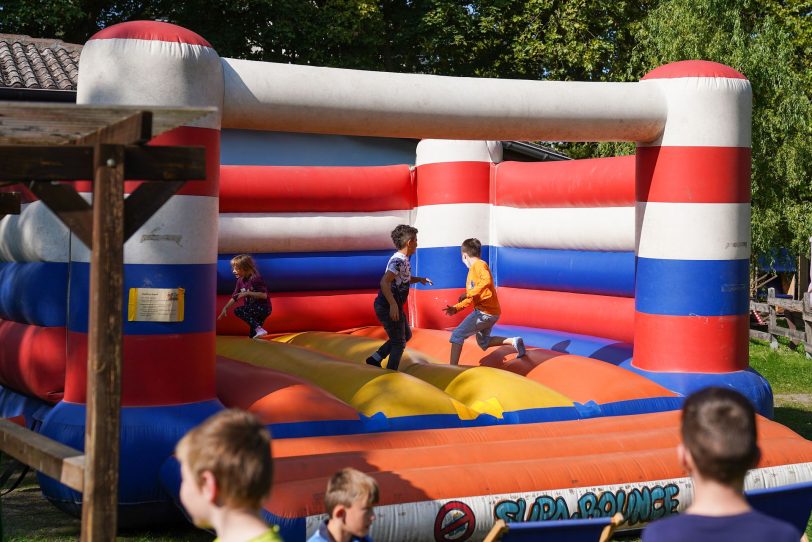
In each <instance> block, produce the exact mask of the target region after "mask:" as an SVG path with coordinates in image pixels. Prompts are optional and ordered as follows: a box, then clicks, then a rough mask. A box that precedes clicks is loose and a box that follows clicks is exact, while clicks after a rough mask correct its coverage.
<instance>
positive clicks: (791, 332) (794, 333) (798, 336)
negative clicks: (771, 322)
mask: <svg viewBox="0 0 812 542" xmlns="http://www.w3.org/2000/svg"><path fill="white" fill-rule="evenodd" d="M767 332H768V333H769V334H770V335H778V336H779V337H787V338H788V339H791V340H793V341H796V342H804V341H805V340H806V333H804V332H803V331H798V330H795V329H787V328H785V327H781V326H769V327H768V328H767Z"/></svg>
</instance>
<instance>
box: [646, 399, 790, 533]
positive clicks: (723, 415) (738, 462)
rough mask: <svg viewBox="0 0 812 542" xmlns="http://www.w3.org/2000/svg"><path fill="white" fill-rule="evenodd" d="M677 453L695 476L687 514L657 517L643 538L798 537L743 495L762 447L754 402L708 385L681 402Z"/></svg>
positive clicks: (691, 474) (689, 471) (682, 462)
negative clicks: (692, 496) (758, 438)
mask: <svg viewBox="0 0 812 542" xmlns="http://www.w3.org/2000/svg"><path fill="white" fill-rule="evenodd" d="M681 431H682V442H681V443H680V444H679V445H678V446H677V456H678V457H679V461H680V463H681V464H682V467H683V468H684V469H685V470H686V471H687V472H688V474H689V475H690V476H691V481H692V482H693V485H694V498H693V502H692V503H691V505H690V506H689V507H688V509H687V510H686V511H685V513H684V514H681V515H678V516H672V517H667V518H664V519H661V520H657V521H654V522H652V523H650V524H649V525H648V527H646V529H645V530H644V531H643V542H671V541H676V540H691V541H692V542H705V541H713V542H734V541H735V542H746V541H750V540H769V541H770V542H798V540H800V539H801V533H800V532H798V530H797V529H796V528H795V527H793V526H792V525H790V524H789V523H785V522H783V521H780V520H778V519H775V518H772V517H770V516H767V515H765V514H762V513H760V512H756V511H755V510H753V509H752V508H750V505H749V504H748V502H747V499H746V498H745V497H744V494H743V490H744V477H745V475H746V474H747V471H748V470H749V469H751V468H753V467H755V466H756V463H758V460H759V457H760V455H761V452H760V450H759V448H758V441H757V438H756V414H755V411H754V410H753V406H752V405H751V404H750V402H749V401H748V400H747V399H746V398H745V397H744V396H743V395H741V394H740V393H738V392H736V391H733V390H732V389H729V388H705V389H703V390H701V391H698V392H696V393H694V394H693V395H690V396H689V397H688V398H687V399H686V400H685V403H683V405H682V427H681Z"/></svg>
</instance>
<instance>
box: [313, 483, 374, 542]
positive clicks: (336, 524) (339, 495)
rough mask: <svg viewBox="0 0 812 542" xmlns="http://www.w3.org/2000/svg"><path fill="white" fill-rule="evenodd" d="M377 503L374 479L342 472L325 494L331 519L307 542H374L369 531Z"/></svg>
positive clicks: (326, 506)
mask: <svg viewBox="0 0 812 542" xmlns="http://www.w3.org/2000/svg"><path fill="white" fill-rule="evenodd" d="M377 502H378V484H377V482H375V479H374V478H372V477H371V476H369V475H367V474H364V473H363V472H361V471H358V470H355V469H351V468H346V469H341V470H340V471H338V472H337V473H335V474H334V475H333V477H332V478H331V479H330V481H329V482H328V483H327V493H325V495H324V510H325V512H327V514H328V515H329V516H330V517H329V518H328V519H327V520H326V521H324V522H323V523H322V524H321V525H319V530H318V531H316V532H315V533H314V534H313V536H311V537H310V538H309V539H308V541H307V542H372V538H371V537H370V536H369V529H370V527H371V526H372V522H373V521H375V512H374V511H373V509H372V507H373V506H374V505H375V504H376V503H377Z"/></svg>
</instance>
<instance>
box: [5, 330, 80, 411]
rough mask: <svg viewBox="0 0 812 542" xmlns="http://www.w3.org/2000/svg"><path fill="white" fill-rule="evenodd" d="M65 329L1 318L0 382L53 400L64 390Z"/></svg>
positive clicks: (20, 391)
mask: <svg viewBox="0 0 812 542" xmlns="http://www.w3.org/2000/svg"><path fill="white" fill-rule="evenodd" d="M65 364H66V363H65V328H64V327H40V326H33V325H28V324H18V323H17V322H9V321H7V320H0V384H2V385H3V386H6V387H8V388H9V389H12V390H14V391H16V392H19V393H23V394H26V395H33V396H35V397H39V398H40V399H43V400H45V401H49V402H52V403H56V402H57V401H59V400H61V399H62V395H63V391H64V389H65Z"/></svg>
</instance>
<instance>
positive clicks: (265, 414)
mask: <svg viewBox="0 0 812 542" xmlns="http://www.w3.org/2000/svg"><path fill="white" fill-rule="evenodd" d="M78 101H79V102H81V103H99V104H127V105H143V106H154V105H173V106H183V105H188V106H216V107H217V108H218V111H219V115H216V116H212V117H210V118H206V119H204V120H202V121H200V122H198V123H196V124H194V125H191V126H187V127H183V128H179V129H177V130H174V131H172V132H169V133H167V134H163V135H161V136H159V137H158V138H156V139H155V142H156V143H157V144H162V145H171V144H176V145H202V146H204V147H205V148H206V152H207V155H206V156H207V179H206V181H205V182H203V183H189V185H188V186H187V187H186V188H184V189H183V190H182V191H181V192H179V193H178V194H177V195H175V196H173V197H172V198H171V199H170V200H169V202H168V203H167V204H166V205H165V206H164V207H163V208H162V209H161V210H160V211H159V212H158V213H156V214H155V215H154V216H153V217H152V218H151V219H150V220H149V221H148V222H147V223H146V224H145V225H144V226H143V227H142V228H141V229H140V230H139V231H138V232H136V234H135V235H133V236H132V237H131V238H130V240H129V241H128V242H127V243H126V245H125V281H124V282H125V284H124V291H123V292H122V295H127V293H128V292H129V291H130V290H131V289H138V288H171V289H181V288H182V289H183V291H184V294H185V310H184V316H183V318H182V319H180V320H179V321H174V322H141V321H137V320H128V319H127V318H125V324H124V368H123V377H122V384H123V390H122V398H123V399H122V400H123V408H122V443H121V447H122V456H121V483H120V490H119V502H120V523H121V524H122V525H137V524H150V523H155V522H158V521H162V520H164V519H167V520H168V519H170V518H171V517H173V516H174V515H176V514H177V513H178V508H177V506H176V505H175V501H176V500H177V496H178V488H179V476H180V473H179V468H178V465H177V462H176V461H175V460H174V459H173V458H172V449H173V447H174V445H175V443H176V442H177V440H178V439H179V437H180V436H181V435H182V434H183V433H184V432H185V431H186V430H188V429H189V428H190V427H192V426H193V425H195V424H196V423H198V422H199V421H201V420H203V419H204V418H206V417H207V416H209V415H210V414H211V413H213V412H215V411H217V410H218V409H221V408H223V407H224V406H225V407H239V408H244V409H247V410H250V411H252V412H254V413H256V414H257V415H258V416H259V417H260V418H261V419H262V420H263V421H264V423H266V424H268V426H269V427H270V429H271V432H272V434H273V436H274V443H273V446H272V448H273V449H272V453H273V456H274V461H275V464H276V467H275V472H276V478H275V481H274V489H273V492H272V495H271V497H270V498H269V500H268V501H267V502H266V503H265V512H266V515H267V518H268V519H269V521H272V522H274V523H276V524H278V525H280V527H281V528H282V534H283V536H284V538H285V539H286V540H289V541H295V540H304V539H305V538H306V537H307V536H308V535H310V534H312V532H313V531H314V530H315V529H316V527H317V525H318V522H319V521H320V520H321V518H322V517H323V516H322V514H323V512H324V511H323V509H322V504H321V499H322V497H323V492H324V489H325V484H326V480H327V478H328V477H329V476H330V475H331V474H332V473H333V472H334V471H335V470H337V469H338V468H341V467H344V466H353V467H356V468H358V469H361V470H364V471H366V472H369V473H371V474H372V475H373V476H374V477H375V478H376V479H377V480H378V482H379V484H380V486H381V497H382V498H381V502H380V505H379V506H378V507H377V509H376V514H377V516H378V519H377V521H376V523H375V527H374V531H373V536H374V537H375V539H376V540H379V541H395V540H398V541H403V540H413V541H443V540H456V541H465V540H476V539H479V538H481V537H482V536H483V534H484V533H486V532H487V531H488V530H489V529H490V527H491V526H492V525H493V523H494V521H495V520H497V519H504V520H506V521H509V522H510V521H529V520H553V519H563V518H586V517H597V516H612V515H614V514H615V513H616V512H621V513H623V515H624V517H625V525H627V526H630V527H634V526H640V525H642V524H644V523H646V522H648V521H651V520H653V519H657V518H659V517H662V516H665V515H668V514H672V513H676V512H678V511H680V510H683V509H684V508H685V507H686V506H687V504H688V503H689V502H690V498H691V491H692V489H691V483H690V479H688V478H686V477H685V476H684V473H683V472H682V469H681V468H680V466H679V465H678V464H677V461H676V456H675V454H674V452H673V449H674V446H675V445H676V443H677V441H678V438H679V436H678V432H677V427H678V418H679V413H678V409H679V407H680V405H681V401H682V398H683V397H684V396H685V395H686V394H688V393H690V392H691V391H694V390H696V389H699V388H702V387H705V386H708V385H722V386H730V387H734V388H736V389H738V390H740V391H741V392H742V393H744V394H745V395H746V396H747V397H749V398H750V400H751V401H752V402H753V403H754V404H755V405H756V406H757V408H758V409H759V411H760V413H761V414H762V415H763V416H764V417H761V418H760V419H759V431H760V445H761V447H762V452H763V457H762V459H761V462H760V464H759V467H758V468H757V469H754V470H753V471H752V472H751V474H750V475H749V476H748V479H747V486H748V487H750V488H757V487H770V486H775V485H783V484H789V483H793V482H802V481H808V480H812V443H810V442H808V441H806V440H804V439H803V438H801V437H799V436H798V435H796V434H795V433H793V432H792V431H790V430H789V429H787V428H785V427H783V426H781V425H779V424H776V423H774V422H772V421H770V420H769V417H770V416H771V410H772V395H771V391H770V388H769V384H768V383H767V382H766V380H764V379H763V378H762V377H761V376H760V375H758V374H757V373H755V372H754V371H752V370H751V369H749V368H748V293H747V292H748V278H749V277H748V261H749V257H750V215H749V209H750V206H749V202H750V191H749V179H750V108H751V90H750V84H749V82H748V81H747V79H746V78H744V76H742V75H741V74H739V73H738V72H736V71H735V70H733V69H731V68H728V67H726V66H722V65H719V64H714V63H710V62H702V61H689V62H679V63H675V64H670V65H666V66H663V67H660V68H658V69H656V70H654V71H652V72H651V73H650V74H648V75H647V76H646V77H645V78H644V79H643V80H641V81H640V82H637V83H570V82H568V83H561V82H538V81H508V80H485V79H467V78H449V77H437V76H425V75H406V74H392V73H376V72H360V71H352V70H339V69H329V68H317V67H311V66H292V65H280V64H271V63H262V62H252V61H244V60H234V59H226V58H220V57H219V56H218V55H217V54H216V52H215V51H214V50H213V48H212V47H211V46H210V45H209V44H208V43H207V42H206V41H205V40H204V39H203V38H201V37H200V36H198V35H196V34H194V33H192V32H190V31H188V30H184V29H182V28H178V27H176V26H173V25H169V24H166V23H157V22H133V23H126V24H122V25H116V26H113V27H110V28H107V29H105V30H103V31H102V32H100V33H99V34H97V35H95V36H94V37H93V38H92V39H91V40H90V41H89V42H88V43H87V44H86V45H85V47H84V49H83V51H82V57H81V64H80V78H79V92H78ZM304 134H319V135H307V136H306V135H304ZM409 138H411V139H414V140H420V141H419V143H416V144H415V143H410V139H409ZM499 139H517V140H538V139H545V140H562V141H609V140H618V141H635V142H637V144H638V148H637V153H636V155H635V156H632V157H618V158H606V159H595V160H574V161H565V162H555V163H515V162H506V161H503V160H502V147H501V145H500V143H499V142H498V141H497V140H499ZM134 186H135V184H134V183H128V187H127V192H130V191H132V189H133V187H134ZM76 188H77V190H78V191H79V192H81V193H83V194H85V195H86V197H89V186H88V185H86V184H84V183H77V184H76ZM401 223H405V224H412V225H414V226H416V227H417V228H418V230H419V236H418V239H419V246H418V250H417V253H416V254H415V255H414V256H413V262H412V265H413V269H414V273H415V274H416V275H420V276H428V277H430V278H432V280H433V282H434V284H433V285H431V286H417V287H416V288H415V289H414V290H413V291H412V294H411V295H410V297H409V304H408V314H409V318H410V322H411V324H412V326H413V328H414V336H413V338H412V340H411V341H410V342H409V343H408V345H407V351H406V354H405V355H404V358H403V360H402V361H401V364H400V370H399V371H397V372H394V371H389V370H386V369H379V368H375V367H370V366H367V365H366V364H365V363H364V360H365V358H366V357H367V356H368V355H370V353H371V352H373V351H374V350H375V349H377V347H378V346H379V345H380V343H381V341H382V340H383V339H384V337H385V335H384V334H383V332H382V330H381V328H380V327H379V326H378V322H377V320H376V318H375V315H374V312H373V310H372V300H373V298H374V296H375V294H376V291H377V285H378V282H379V280H380V277H381V275H382V274H383V270H384V267H385V264H386V261H387V258H388V255H389V254H391V252H392V251H393V248H392V246H391V240H390V238H389V233H390V231H391V230H392V229H393V228H394V226H396V225H397V224H401ZM468 237H477V238H479V239H480V240H481V241H482V243H483V256H484V258H485V259H486V260H488V262H489V264H490V267H491V269H492V271H493V274H494V278H495V280H496V283H497V286H498V287H499V297H500V301H501V305H502V311H503V314H502V317H501V319H500V321H499V325H498V326H497V329H496V332H497V333H499V334H502V335H508V336H512V335H522V336H523V337H524V338H525V342H526V344H527V345H528V346H529V348H528V354H527V356H525V357H523V358H518V359H517V358H516V357H515V352H513V350H512V349H511V348H510V347H498V348H492V349H490V350H488V351H485V352H483V351H481V350H480V349H479V348H478V347H477V346H476V344H475V343H473V342H472V343H470V344H466V345H465V347H464V348H463V354H462V361H461V365H460V366H450V365H448V362H447V360H448V352H449V344H448V338H449V333H450V332H449V329H450V328H453V327H454V326H455V325H456V324H458V323H459V321H460V320H461V318H462V317H463V316H464V315H456V316H454V317H447V316H445V315H444V314H443V312H442V308H443V307H444V306H445V305H447V304H451V303H453V302H454V301H456V299H457V297H458V295H459V293H460V292H461V291H462V289H463V287H464V281H465V272H466V270H465V268H464V267H463V265H462V263H461V262H460V252H459V245H460V243H461V241H462V240H464V239H465V238H468ZM238 253H251V254H253V255H254V257H255V259H256V261H257V263H258V264H259V269H260V271H261V273H262V275H263V276H264V277H265V278H266V280H267V282H268V283H269V285H270V287H271V299H272V303H273V314H272V315H271V317H270V318H269V319H268V320H267V322H266V326H265V327H266V328H267V329H268V330H269V331H270V332H271V334H270V335H269V336H268V337H266V338H265V339H263V340H261V341H254V340H249V339H248V338H247V337H246V332H247V329H246V328H245V325H244V324H243V323H242V322H240V321H238V320H236V319H230V318H231V317H229V319H225V320H222V321H220V322H216V321H215V316H216V314H217V311H219V308H220V307H222V305H223V304H224V303H225V300H226V298H227V296H228V295H229V294H230V293H231V291H232V289H233V285H234V279H233V276H232V275H231V272H230V266H229V261H230V259H231V257H232V256H233V255H235V254H238ZM0 260H2V263H0V278H2V281H1V282H0V284H1V285H2V289H0V318H2V320H0V337H2V342H0V384H2V386H3V390H2V394H0V405H2V407H3V414H4V415H11V414H19V413H24V414H25V415H26V416H27V418H28V419H29V421H34V422H41V428H40V430H41V431H42V432H43V433H44V434H46V435H48V436H50V437H52V438H55V439H57V440H60V441H61V442H65V443H67V444H69V445H71V446H73V447H76V448H80V449H81V448H82V446H83V434H84V401H85V388H84V386H85V360H86V342H87V337H86V331H87V311H88V269H89V264H88V250H87V248H86V247H84V246H83V245H82V243H81V242H80V241H78V240H77V239H76V238H75V237H74V236H72V234H71V232H70V231H69V230H68V229H66V228H65V227H64V226H63V225H62V224H61V223H60V222H59V221H58V220H57V219H56V218H55V217H54V216H53V215H52V214H51V213H50V211H48V209H47V208H45V207H44V206H43V205H42V204H41V202H39V201H36V200H35V199H34V198H33V197H29V198H28V201H27V202H26V204H25V205H24V209H23V211H22V212H21V214H20V215H19V216H9V217H6V218H4V219H3V220H2V221H0ZM41 484H42V487H43V491H44V492H45V494H46V496H47V497H48V498H49V499H50V500H51V501H52V502H54V503H55V504H56V505H57V506H60V507H61V508H63V509H65V510H68V511H72V512H76V511H77V510H78V507H79V506H80V505H81V495H80V494H77V493H75V492H72V491H71V490H68V489H67V488H65V487H64V486H61V485H59V484H58V483H56V482H55V481H53V480H50V479H47V478H45V477H42V478H41Z"/></svg>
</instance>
